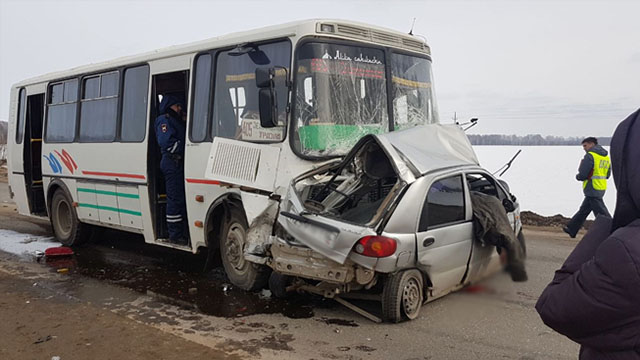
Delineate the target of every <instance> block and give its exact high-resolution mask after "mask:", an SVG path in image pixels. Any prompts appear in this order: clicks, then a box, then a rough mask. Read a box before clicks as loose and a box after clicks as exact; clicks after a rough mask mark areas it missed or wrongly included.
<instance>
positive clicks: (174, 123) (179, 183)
mask: <svg viewBox="0 0 640 360" xmlns="http://www.w3.org/2000/svg"><path fill="white" fill-rule="evenodd" d="M184 108H185V107H184V103H183V102H182V100H181V99H179V98H178V97H176V96H173V95H165V96H164V97H163V98H162V101H161V102H160V106H159V108H158V113H159V114H160V116H158V118H157V119H156V122H155V129H156V138H157V139H158V145H159V146H160V150H161V151H162V160H160V169H162V173H163V174H164V180H165V184H166V191H167V211H166V212H167V215H166V218H167V219H166V220H167V230H169V241H171V242H173V243H176V244H180V245H187V244H188V243H189V241H188V239H187V237H186V236H185V235H184V222H185V221H186V220H187V210H186V204H185V195H184V161H183V160H184V140H185V133H186V130H185V120H184V114H183V109H184Z"/></svg>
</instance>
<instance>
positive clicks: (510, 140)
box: [468, 134, 611, 146]
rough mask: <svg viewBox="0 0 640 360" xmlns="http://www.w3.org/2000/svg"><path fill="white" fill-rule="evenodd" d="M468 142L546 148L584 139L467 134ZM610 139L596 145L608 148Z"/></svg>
mask: <svg viewBox="0 0 640 360" xmlns="http://www.w3.org/2000/svg"><path fill="white" fill-rule="evenodd" d="M468 136H469V140H470V141H471V144H472V145H529V146H547V145H567V146H569V145H571V146H573V145H580V143H581V142H582V140H583V139H584V137H578V136H571V137H564V136H552V135H547V136H542V135H540V134H529V135H524V136H518V135H502V134H487V135H479V134H469V135H468ZM610 143H611V137H599V138H598V144H600V145H604V146H609V145H610Z"/></svg>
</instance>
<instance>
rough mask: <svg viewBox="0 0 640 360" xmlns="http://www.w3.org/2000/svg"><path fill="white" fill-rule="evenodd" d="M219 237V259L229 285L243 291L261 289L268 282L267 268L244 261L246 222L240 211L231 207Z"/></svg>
mask: <svg viewBox="0 0 640 360" xmlns="http://www.w3.org/2000/svg"><path fill="white" fill-rule="evenodd" d="M230 212H231V213H230V214H229V217H227V219H226V221H225V223H224V225H223V227H222V236H221V237H220V257H221V258H222V265H223V266H224V271H225V272H226V273H227V277H228V278H229V280H230V281H231V283H232V284H233V285H235V286H237V287H239V288H242V289H244V290H259V289H262V288H263V287H264V286H265V285H266V283H267V280H268V275H269V273H268V268H267V267H265V266H262V265H259V264H254V263H252V262H249V261H247V260H245V258H244V247H245V244H246V240H247V230H248V228H249V226H248V225H247V220H246V218H245V216H244V214H243V213H242V212H241V210H240V209H238V208H236V207H232V208H231V209H230Z"/></svg>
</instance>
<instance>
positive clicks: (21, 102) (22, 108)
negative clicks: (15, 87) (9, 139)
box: [16, 89, 27, 144]
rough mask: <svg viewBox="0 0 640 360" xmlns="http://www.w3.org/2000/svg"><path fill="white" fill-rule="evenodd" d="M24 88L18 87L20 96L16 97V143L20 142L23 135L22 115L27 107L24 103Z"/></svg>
mask: <svg viewBox="0 0 640 360" xmlns="http://www.w3.org/2000/svg"><path fill="white" fill-rule="evenodd" d="M26 101H27V100H26V90H25V89H20V96H19V97H18V121H17V125H16V126H17V128H16V143H17V144H21V143H22V137H23V136H24V116H25V114H26V111H25V109H26V108H27V103H26Z"/></svg>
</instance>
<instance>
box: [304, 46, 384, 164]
mask: <svg viewBox="0 0 640 360" xmlns="http://www.w3.org/2000/svg"><path fill="white" fill-rule="evenodd" d="M297 72H298V73H297V80H296V81H297V84H296V88H297V93H296V99H295V102H296V104H295V109H296V110H295V114H294V124H295V125H294V131H295V135H294V137H293V145H294V147H295V148H296V149H297V150H298V151H299V153H301V154H303V155H307V156H336V155H344V154H345V153H347V152H348V151H349V150H350V149H351V147H352V146H353V145H354V144H355V143H356V142H357V141H358V140H359V139H360V138H361V137H362V136H364V135H366V134H379V133H383V132H387V131H388V130H389V112H388V110H387V76H386V72H385V54H384V51H382V50H379V49H372V48H367V47H360V46H349V45H337V44H326V43H307V44H304V45H303V46H302V47H301V48H300V49H299V50H298V62H297Z"/></svg>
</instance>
